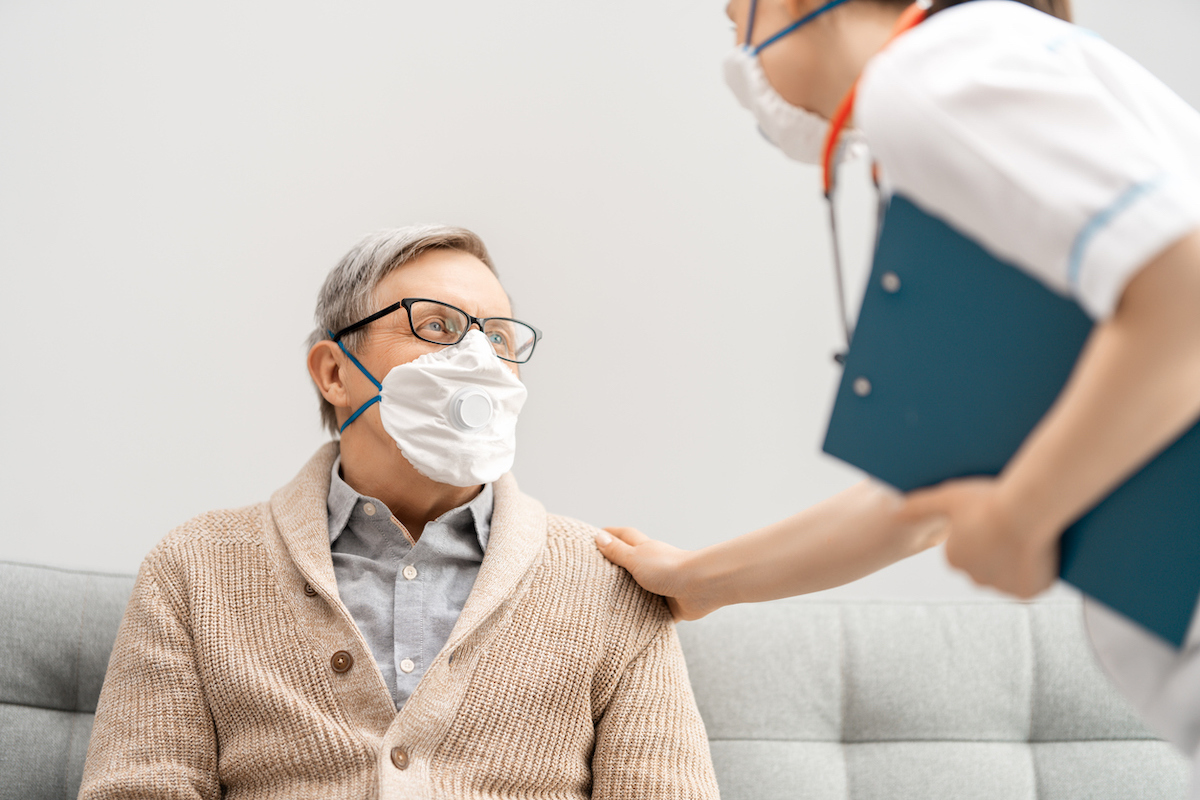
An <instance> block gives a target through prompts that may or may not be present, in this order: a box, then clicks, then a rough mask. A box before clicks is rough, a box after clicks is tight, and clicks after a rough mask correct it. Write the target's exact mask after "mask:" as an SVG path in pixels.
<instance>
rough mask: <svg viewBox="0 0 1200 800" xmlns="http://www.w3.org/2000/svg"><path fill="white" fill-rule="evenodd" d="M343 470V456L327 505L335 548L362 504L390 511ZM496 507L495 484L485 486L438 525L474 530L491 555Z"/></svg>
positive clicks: (335, 468)
mask: <svg viewBox="0 0 1200 800" xmlns="http://www.w3.org/2000/svg"><path fill="white" fill-rule="evenodd" d="M341 469H342V457H341V456H340V455H339V456H338V457H337V458H336V459H334V461H333V468H332V469H331V470H330V477H329V499H328V501H327V502H326V506H327V508H328V513H329V543H330V544H331V545H332V544H333V543H334V542H336V541H337V539H338V537H339V536H341V535H342V531H344V530H345V529H346V525H348V524H349V523H350V515H351V514H352V513H354V508H355V506H357V505H358V504H359V503H360V502H363V501H370V502H372V503H375V504H376V505H377V506H378V507H379V508H387V506H385V505H384V504H383V503H381V502H380V501H379V500H376V499H375V498H371V497H366V496H365V495H361V494H359V493H358V492H356V491H354V489H353V488H351V486H350V484H348V483H346V482H345V481H344V480H342V476H341V475H340V474H339V473H340V472H341ZM494 506H495V492H494V491H493V489H492V484H490V483H485V484H484V486H483V491H481V492H480V493H479V494H477V495H475V497H474V498H473V499H471V500H470V501H468V502H466V503H463V504H462V505H461V506H458V507H457V508H454V509H451V510H450V511H447V512H446V513H445V514H442V515H441V516H440V517H438V518H437V519H436V520H434V522H441V523H444V524H446V525H448V526H449V527H450V528H452V529H454V530H461V531H464V532H465V531H468V530H474V532H475V536H476V537H477V538H478V539H479V547H480V549H481V550H483V552H485V553H486V552H487V546H488V539H489V538H490V537H491V533H492V509H493V508H494Z"/></svg>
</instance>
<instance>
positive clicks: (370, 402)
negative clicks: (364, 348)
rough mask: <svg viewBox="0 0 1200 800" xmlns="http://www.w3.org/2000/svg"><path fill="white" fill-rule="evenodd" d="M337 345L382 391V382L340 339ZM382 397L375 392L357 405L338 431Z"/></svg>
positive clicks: (346, 426)
mask: <svg viewBox="0 0 1200 800" xmlns="http://www.w3.org/2000/svg"><path fill="white" fill-rule="evenodd" d="M327 333H328V331H327ZM329 338H330V339H332V338H333V334H332V333H330V334H329ZM337 346H338V347H340V348H342V352H343V353H345V354H346V358H348V359H350V360H351V361H352V362H354V366H356V367H358V368H359V369H360V370H362V374H363V375H366V376H367V379H368V380H369V381H371V383H373V384H375V388H376V389H378V390H379V391H381V392H382V391H383V384H382V383H380V382H379V381H377V380H375V376H374V375H372V374H371V373H369V372H367V368H366V367H364V366H363V365H362V364H360V363H359V361H358V359H357V358H355V357H354V354H353V353H351V352H350V351H349V350H347V349H346V345H344V344H342V343H341V341H338V343H337ZM382 397H383V395H379V394H377V395H375V396H374V397H372V398H371V399H370V400H368V401H367V402H365V403H363V404H362V405H361V406H359V407H358V411H355V412H354V413H353V414H351V415H350V419H348V420H346V421H345V422H343V423H342V427H340V428H338V433H341V432H342V431H344V430H346V428H348V427H349V426H350V423H351V422H354V420H356V419H358V418H359V417H360V416H362V413H363V412H364V411H366V410H367V409H368V408H370V407H371V406H373V405H375V404H376V403H378V402H379V401H380V399H381V398H382Z"/></svg>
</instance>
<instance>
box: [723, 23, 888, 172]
mask: <svg viewBox="0 0 1200 800" xmlns="http://www.w3.org/2000/svg"><path fill="white" fill-rule="evenodd" d="M844 2H845V0H832V1H831V2H828V3H826V4H825V5H823V6H821V7H820V8H818V9H817V10H816V11H814V12H812V13H811V14H808V15H807V16H805V17H803V18H801V19H799V20H797V21H796V22H794V23H792V24H791V25H789V26H788V27H787V28H784V29H783V30H782V31H779V32H778V33H776V34H775V35H773V36H771V37H770V38H768V39H767V40H766V41H765V42H763V43H762V44H760V45H758V46H753V45H751V44H750V42H749V37H747V40H746V42H745V43H743V44H740V45H737V46H736V47H734V49H733V50H732V51H731V52H730V53H729V55H727V56H726V57H725V64H724V67H725V83H726V84H728V85H729V88H730V90H731V91H732V92H733V96H734V97H736V98H737V100H738V102H739V103H741V104H742V107H744V108H746V109H749V110H750V111H751V113H753V114H754V119H755V120H756V121H757V122H758V129H759V130H760V131H761V132H762V135H763V136H764V137H766V139H767V141H769V142H770V143H771V144H773V145H775V146H776V147H778V148H779V149H780V150H782V151H783V154H784V155H786V156H787V157H788V158H791V159H793V160H795V161H799V162H801V163H803V164H820V163H821V160H822V155H823V153H822V151H823V150H824V147H825V135H826V134H827V133H828V132H829V120H827V119H825V118H824V117H822V116H821V115H820V114H814V113H813V112H812V111H809V110H808V109H806V108H801V107H800V106H794V105H792V104H791V103H789V102H788V101H787V100H784V99H783V97H782V96H781V95H780V94H779V92H777V91H775V87H774V86H772V85H771V82H770V81H769V80H767V75H766V73H765V72H763V68H762V62H761V61H760V60H759V53H761V52H762V51H763V50H764V49H765V48H767V47H768V46H770V45H772V44H774V43H775V42H777V41H779V40H780V39H782V38H783V37H784V36H786V35H788V34H790V33H792V32H793V31H795V30H796V29H798V28H800V27H801V26H803V25H805V24H807V23H809V22H811V21H812V20H813V19H816V18H817V17H818V16H820V15H821V14H824V13H825V12H826V11H829V10H831V9H833V8H835V7H837V6H839V5H841V4H842V3H844ZM756 6H757V3H756V2H752V3H751V6H750V12H749V13H750V17H749V20H750V22H749V25H750V26H753V20H754V10H755V7H756ZM865 145H866V143H865V141H864V140H863V138H862V134H861V133H859V132H858V131H856V130H847V131H846V132H845V133H844V134H843V135H842V146H843V148H844V150H843V152H844V153H845V155H846V156H847V157H851V158H852V157H854V156H857V155H859V154H860V153H862V152H863V151H864V148H865Z"/></svg>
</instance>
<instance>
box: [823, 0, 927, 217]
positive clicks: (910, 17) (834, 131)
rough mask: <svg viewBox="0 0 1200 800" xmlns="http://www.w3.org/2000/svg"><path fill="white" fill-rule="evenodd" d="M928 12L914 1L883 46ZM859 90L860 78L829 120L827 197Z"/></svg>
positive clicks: (915, 25)
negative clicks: (845, 129)
mask: <svg viewBox="0 0 1200 800" xmlns="http://www.w3.org/2000/svg"><path fill="white" fill-rule="evenodd" d="M928 14H929V6H928V4H927V3H913V4H912V5H911V6H909V7H908V8H906V9H904V13H902V14H901V15H900V18H899V19H898V20H896V25H895V27H894V28H892V35H891V36H889V37H888V40H887V41H886V42H884V44H883V46H884V47H887V46H888V45H889V44H891V43H892V42H894V41H895V40H896V39H897V38H899V37H900V36H901V35H902V34H904V33H906V32H908V31H910V30H912V29H913V28H915V27H917V25H919V24H920V23H921V21H922V20H924V19H925V17H926V16H927V15H928ZM881 49H882V48H881ZM857 91H858V80H857V79H856V80H855V81H854V85H853V86H851V87H850V91H848V92H846V96H845V97H843V98H842V102H840V103H838V107H837V111H836V112H834V114H833V119H832V120H830V122H829V132H828V133H827V134H825V148H824V151H823V152H822V155H821V164H822V166H823V167H824V178H825V183H824V185H825V196H826V197H829V196H830V195H831V194H832V193H833V169H834V164H833V156H834V154H835V152H836V151H837V143H838V140H839V139H840V138H841V137H842V130H843V129H844V128H845V127H846V122H847V121H848V120H849V119H850V112H851V111H853V110H854V94H855V92H857Z"/></svg>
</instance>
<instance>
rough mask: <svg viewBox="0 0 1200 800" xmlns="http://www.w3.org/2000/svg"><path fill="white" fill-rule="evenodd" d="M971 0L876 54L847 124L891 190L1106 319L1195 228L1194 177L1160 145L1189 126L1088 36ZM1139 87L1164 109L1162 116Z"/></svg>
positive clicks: (1199, 190)
mask: <svg viewBox="0 0 1200 800" xmlns="http://www.w3.org/2000/svg"><path fill="white" fill-rule="evenodd" d="M970 5H972V6H978V8H976V9H972V10H970V11H969V12H968V11H967V10H966V6H963V7H960V8H961V9H963V10H959V11H955V10H954V9H952V10H950V11H946V12H942V13H941V14H939V15H937V16H935V17H933V18H931V19H930V20H929V21H928V22H926V23H923V24H922V26H919V27H918V28H917V29H916V30H915V31H913V32H912V33H910V34H907V35H906V36H905V37H902V38H901V39H899V40H898V41H897V42H896V43H895V44H893V46H892V47H891V48H889V49H888V50H886V51H884V52H883V53H881V54H880V55H879V56H877V57H876V58H875V59H873V60H872V62H871V64H870V66H869V67H868V70H867V72H866V73H865V74H864V78H863V83H862V86H861V88H860V93H859V100H858V105H857V106H856V109H855V113H856V118H857V119H858V121H859V124H860V125H861V127H862V128H863V130H864V132H865V133H866V136H867V139H868V141H869V142H870V144H871V149H872V151H873V153H874V154H875V156H876V158H877V159H878V162H879V164H880V166H881V168H882V172H883V174H884V177H885V182H886V185H887V187H888V189H889V190H890V191H893V192H897V193H899V194H902V195H904V196H905V197H907V198H908V199H909V200H911V201H913V202H914V203H916V204H917V205H919V206H920V207H922V208H924V209H925V210H926V211H927V212H929V213H932V214H934V215H936V216H938V217H940V218H942V219H943V220H945V221H946V222H948V223H949V224H951V225H952V226H954V227H955V228H957V229H958V230H960V231H961V232H962V233H964V234H966V235H967V236H970V237H971V238H973V239H975V240H976V241H977V242H979V243H980V244H981V245H982V246H984V247H985V248H987V249H988V250H990V251H991V252H992V253H993V254H994V255H996V256H998V257H999V258H1001V259H1003V260H1006V261H1010V262H1012V263H1014V264H1016V265H1017V266H1018V267H1021V268H1023V269H1024V270H1026V271H1027V272H1029V273H1030V274H1032V275H1033V276H1034V277H1036V278H1038V279H1039V280H1041V281H1042V282H1043V283H1045V284H1046V285H1048V286H1049V287H1050V288H1052V289H1054V290H1055V291H1057V292H1059V293H1061V294H1065V295H1068V296H1070V297H1072V298H1074V299H1075V300H1076V301H1077V302H1079V303H1080V305H1082V306H1083V307H1084V309H1085V310H1086V311H1087V312H1088V313H1089V314H1090V315H1091V316H1092V317H1093V318H1096V319H1104V318H1106V317H1108V316H1110V315H1111V314H1112V312H1113V311H1114V309H1115V308H1116V304H1117V301H1118V300H1119V299H1120V295H1121V293H1122V291H1123V290H1124V288H1125V285H1126V283H1127V282H1128V281H1129V279H1130V278H1131V277H1132V276H1133V274H1134V273H1135V272H1136V271H1137V270H1138V269H1139V268H1140V267H1142V266H1143V265H1145V264H1146V263H1147V262H1148V261H1150V260H1151V259H1153V258H1154V256H1156V255H1157V254H1158V253H1159V252H1161V251H1162V250H1164V249H1165V248H1166V247H1168V246H1169V245H1171V244H1173V243H1174V242H1175V241H1177V240H1178V239H1180V238H1181V237H1183V236H1184V235H1186V234H1187V233H1188V232H1190V231H1191V230H1193V229H1195V228H1196V227H1197V226H1200V187H1198V183H1200V180H1198V177H1200V176H1197V175H1196V174H1195V172H1194V171H1193V170H1192V169H1191V167H1190V166H1189V165H1188V163H1187V161H1186V160H1181V159H1180V158H1179V151H1178V148H1174V147H1173V146H1172V143H1169V142H1166V141H1164V137H1163V136H1161V135H1160V132H1161V131H1162V130H1164V129H1168V130H1169V129H1170V128H1171V127H1172V123H1174V122H1175V121H1176V120H1182V121H1183V123H1184V127H1187V128H1188V132H1189V133H1190V132H1191V131H1194V130H1200V124H1198V123H1197V119H1198V118H1197V115H1196V114H1195V112H1194V111H1192V110H1191V109H1189V108H1187V106H1186V104H1185V103H1183V102H1182V101H1181V100H1178V98H1174V95H1171V94H1170V92H1169V90H1166V88H1165V87H1163V86H1162V85H1161V83H1159V82H1158V81H1157V80H1156V79H1154V78H1153V77H1152V76H1150V74H1149V73H1148V72H1146V71H1145V70H1143V69H1142V68H1141V67H1139V66H1138V65H1137V64H1136V63H1134V62H1133V61H1132V60H1130V59H1128V57H1126V56H1124V55H1123V54H1121V53H1120V52H1118V51H1116V50H1115V49H1114V48H1111V47H1110V46H1108V45H1107V44H1105V43H1104V42H1103V41H1101V40H1099V39H1098V38H1097V37H1095V36H1094V35H1093V34H1090V33H1088V32H1086V31H1083V30H1081V29H1078V28H1075V27H1074V26H1071V25H1068V24H1066V23H1062V22H1060V21H1058V20H1053V19H1051V18H1049V17H1048V16H1047V15H1044V14H1040V13H1039V12H1035V11H1032V10H1031V9H1027V8H1025V7H1023V6H1020V5H1019V4H1016V3H1000V4H998V3H979V4H970ZM1012 7H1016V8H1012ZM943 15H946V17H945V19H943V18H942V17H943ZM972 15H974V16H973V17H972ZM925 26H930V27H929V30H926V31H923V30H922V28H924V27H925ZM908 37H913V38H912V40H911V41H906V40H907V39H908ZM1114 76H1116V77H1119V78H1120V80H1114ZM1139 86H1144V87H1146V94H1148V95H1153V96H1154V97H1155V98H1161V97H1164V96H1167V95H1170V97H1172V98H1174V101H1172V104H1171V105H1170V108H1168V109H1166V110H1167V111H1168V112H1169V113H1168V114H1167V115H1166V117H1159V118H1154V112H1155V111H1156V109H1152V108H1148V107H1146V106H1145V104H1144V102H1143V98H1141V97H1139V96H1136V95H1135V94H1134V93H1137V94H1141V93H1140V92H1138V87H1139ZM1171 115H1175V116H1174V118H1171ZM1156 126H1158V127H1157V129H1156ZM1195 146H1196V147H1200V139H1198V140H1197V141H1196V142H1195Z"/></svg>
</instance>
